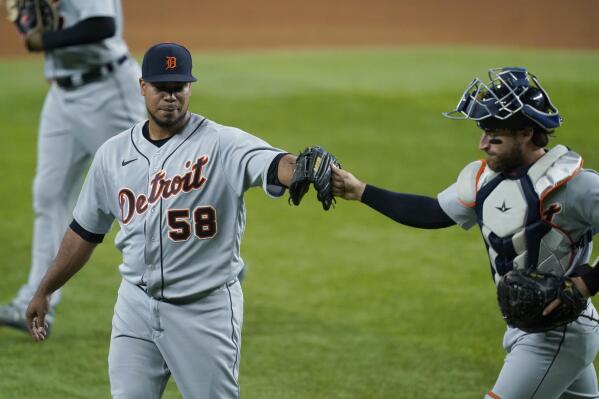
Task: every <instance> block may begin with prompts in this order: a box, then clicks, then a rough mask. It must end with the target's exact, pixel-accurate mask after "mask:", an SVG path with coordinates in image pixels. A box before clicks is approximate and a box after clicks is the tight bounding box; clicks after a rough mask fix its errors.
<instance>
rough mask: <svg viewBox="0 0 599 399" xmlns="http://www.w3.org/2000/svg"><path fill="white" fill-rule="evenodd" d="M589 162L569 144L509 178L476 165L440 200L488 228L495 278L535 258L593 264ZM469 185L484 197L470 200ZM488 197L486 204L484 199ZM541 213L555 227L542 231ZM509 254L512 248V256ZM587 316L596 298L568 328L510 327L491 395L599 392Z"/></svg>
mask: <svg viewBox="0 0 599 399" xmlns="http://www.w3.org/2000/svg"><path fill="white" fill-rule="evenodd" d="M548 160H549V161H550V162H547V161H548ZM543 163H545V165H544V166H543V167H539V166H541V165H543ZM581 165H582V160H581V159H580V157H579V156H578V155H577V154H575V153H572V152H569V151H568V150H567V149H566V148H565V147H563V146H556V147H555V148H554V149H552V150H551V151H550V152H549V153H547V154H545V156H544V157H542V158H541V159H540V160H538V161H537V163H535V164H534V165H533V166H532V167H531V168H530V169H528V172H527V174H526V176H528V177H526V176H525V175H523V176H518V177H514V178H513V179H509V178H507V179H503V180H502V179H501V176H499V174H497V173H494V172H493V171H490V170H489V169H488V168H486V166H485V165H484V162H483V163H482V164H481V163H478V164H476V163H473V164H470V165H469V166H467V167H466V168H465V169H464V171H463V172H462V174H460V178H458V182H457V183H455V184H453V185H451V186H450V187H449V188H447V189H446V190H444V191H443V192H441V193H440V194H439V195H438V200H439V203H440V205H441V207H442V208H443V210H444V211H445V213H447V215H449V216H450V217H451V218H452V219H453V220H454V221H455V222H456V223H457V224H459V225H460V226H462V227H463V228H464V229H469V228H471V227H472V226H474V225H475V224H477V223H478V224H479V225H480V226H481V231H482V233H483V237H484V239H485V243H486V246H487V249H488V251H489V259H490V262H491V269H492V274H493V277H494V280H495V281H497V280H498V277H499V276H501V275H503V274H505V273H506V272H507V271H509V270H511V269H512V268H520V267H526V265H527V264H528V263H529V262H531V259H534V262H535V264H536V266H537V267H538V268H541V269H543V270H545V269H546V271H549V272H552V273H559V274H564V273H568V272H569V271H570V270H571V268H572V267H574V266H576V265H578V264H581V263H584V262H588V260H589V256H590V253H591V249H592V240H591V239H590V238H589V239H587V237H588V236H589V233H590V232H592V231H593V229H595V230H596V229H599V174H597V173H596V172H594V171H592V170H585V169H581ZM464 176H466V177H464ZM464 179H465V180H467V181H469V182H470V184H469V183H468V182H466V183H464V182H463V181H464ZM535 190H538V191H539V198H541V202H540V211H539V209H536V210H535V209H534V208H533V207H534V206H539V205H538V203H539V201H538V199H536V200H535V198H536V197H535V196H534V193H535ZM469 191H472V193H473V195H472V196H471V198H470V199H475V200H476V203H474V202H468V201H467V200H465V198H466V197H468V192H469ZM474 193H476V195H474ZM481 193H483V194H481ZM481 199H482V202H484V203H478V201H480V200H481ZM527 202H528V203H527ZM536 214H539V215H544V218H545V220H546V221H547V222H548V223H547V224H548V225H549V224H550V225H552V226H553V229H551V228H550V227H548V226H545V229H544V230H542V234H541V233H539V231H541V229H542V227H539V225H538V224H535V223H534V221H535V217H534V216H535V215H536ZM530 226H533V227H530ZM554 230H556V231H554ZM543 234H544V235H543ZM497 243H501V246H503V248H504V249H503V250H500V249H498V244H497ZM535 248H536V250H535ZM502 252H503V253H502ZM505 252H507V253H511V256H509V257H507V259H506V256H505ZM544 268H545V269H544ZM584 316H588V317H591V318H595V319H597V312H596V310H595V308H594V307H593V305H592V304H591V303H590V301H589V306H588V307H587V309H586V311H585V312H584V313H583V316H581V317H580V318H579V319H578V320H576V321H575V322H573V323H570V324H568V325H567V326H564V327H563V328H559V329H556V330H551V331H549V332H546V333H536V334H530V333H525V332H524V331H521V330H518V329H515V328H508V329H507V331H506V333H505V336H504V343H503V344H504V348H505V350H506V351H507V353H508V355H507V356H506V358H505V362H504V366H503V368H502V370H501V372H500V374H499V377H498V378H497V381H496V383H495V386H494V387H493V389H492V390H491V391H489V392H488V393H487V395H486V396H485V398H487V399H498V398H506V399H507V398H509V399H517V398H531V399H532V398H538V399H541V398H542V399H558V398H565V397H568V398H581V399H582V398H599V390H598V388H597V375H596V373H595V369H594V366H593V360H594V358H595V356H596V354H597V352H598V351H599V326H598V324H597V322H595V321H591V320H589V319H588V318H586V317H584ZM562 395H565V396H562Z"/></svg>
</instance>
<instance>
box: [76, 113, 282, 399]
mask: <svg viewBox="0 0 599 399" xmlns="http://www.w3.org/2000/svg"><path fill="white" fill-rule="evenodd" d="M143 126H144V123H139V124H137V125H136V126H134V127H133V128H132V129H130V130H127V131H125V132H123V133H121V134H119V135H118V136H116V137H114V138H112V139H110V140H109V141H107V142H106V143H105V144H104V145H103V146H102V147H100V149H99V150H98V152H97V153H96V156H95V158H94V161H93V163H92V166H91V168H90V170H89V173H88V176H87V179H86V181H85V183H84V186H83V189H82V191H81V194H80V197H79V200H78V201H77V205H76V207H75V210H74V213H73V214H74V218H75V220H76V221H77V222H78V223H79V224H80V225H81V226H82V227H83V228H84V229H86V230H88V231H89V232H92V233H97V234H104V233H106V232H108V231H109V229H110V226H111V224H112V222H113V220H114V219H117V220H118V223H119V225H120V231H119V233H118V234H117V237H116V240H115V243H116V246H117V248H118V249H119V250H120V251H121V252H122V254H123V263H122V264H121V265H120V272H121V274H122V276H123V282H122V284H121V288H120V290H119V296H118V298H117V303H116V306H115V311H114V318H113V330H112V337H111V344H110V354H109V373H110V380H111V389H112V394H113V396H114V397H115V398H120V397H122V398H130V397H144V398H158V397H160V393H161V392H162V390H163V389H164V384H165V383H166V381H167V379H168V377H169V375H170V373H172V374H173V376H174V378H175V380H176V381H177V386H178V387H179V389H180V390H181V393H182V394H183V396H184V397H186V398H187V397H188V398H192V397H206V398H207V397H210V398H236V397H238V395H239V386H238V383H237V375H238V369H239V356H240V352H239V351H240V342H241V325H242V320H243V295H242V292H241V286H240V285H239V282H238V281H236V276H237V275H238V274H239V272H240V271H241V269H242V268H243V261H242V259H241V256H240V253H239V249H240V242H241V237H242V236H243V231H244V227H245V207H244V202H243V194H244V192H245V191H246V190H247V189H248V188H250V187H253V186H262V188H263V189H264V191H265V192H266V193H267V194H268V195H269V196H271V197H278V196H281V195H282V194H283V193H284V191H285V190H284V188H283V187H280V186H269V185H268V184H267V174H268V170H269V166H270V164H271V162H272V161H273V160H274V159H275V157H276V156H277V155H278V154H279V153H281V151H280V150H278V149H276V148H273V147H271V146H270V145H268V144H267V143H265V142H264V141H262V140H260V139H258V138H256V137H254V136H252V135H250V134H248V133H245V132H243V131H241V130H239V129H235V128H231V127H226V126H222V125H219V124H217V123H215V122H212V121H210V120H207V119H205V118H203V117H201V116H199V115H195V114H191V118H190V121H189V123H188V124H187V126H186V127H185V128H184V130H183V131H182V132H180V133H178V134H176V135H175V136H173V137H171V138H170V139H169V140H168V141H167V142H166V143H165V144H164V145H162V146H160V147H157V146H155V145H154V144H152V143H151V142H150V141H148V140H147V139H146V138H145V137H144V136H143ZM132 358H133V359H143V360H142V361H138V362H131V361H130V359H132Z"/></svg>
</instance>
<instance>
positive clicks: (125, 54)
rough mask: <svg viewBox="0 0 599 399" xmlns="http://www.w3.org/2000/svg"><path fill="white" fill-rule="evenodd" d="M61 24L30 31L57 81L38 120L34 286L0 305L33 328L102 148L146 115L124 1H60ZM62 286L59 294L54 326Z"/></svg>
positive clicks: (28, 37)
mask: <svg viewBox="0 0 599 399" xmlns="http://www.w3.org/2000/svg"><path fill="white" fill-rule="evenodd" d="M53 3H54V6H55V7H56V9H57V11H58V15H59V20H58V22H59V28H58V30H55V31H46V32H44V31H43V30H41V29H34V30H32V31H30V32H28V33H26V34H25V35H24V44H25V46H26V47H27V49H28V50H29V51H32V52H41V51H43V52H44V56H45V65H44V74H45V77H46V79H48V81H49V82H50V89H49V90H48V93H47V95H46V99H45V101H44V105H43V108H42V111H41V118H40V123H39V133H38V145H37V166H36V173H35V179H34V183H33V208H34V212H35V220H34V226H33V240H32V253H31V265H30V271H29V278H28V280H27V283H26V284H25V285H23V286H22V287H21V288H20V289H19V291H18V293H17V295H16V297H15V298H14V299H13V300H12V301H11V302H10V303H9V304H7V305H3V306H1V307H0V325H6V326H11V327H14V328H17V329H20V330H23V331H27V326H26V323H25V309H26V307H27V304H28V303H29V301H30V299H31V297H32V295H33V293H34V292H35V290H36V288H37V286H38V284H39V282H40V280H41V278H42V276H43V275H44V273H45V272H46V270H47V269H48V267H49V266H50V263H51V261H52V259H54V256H55V255H56V252H57V250H58V246H59V244H60V241H61V239H62V237H63V235H64V233H65V231H66V227H67V224H68V222H69V220H70V216H71V210H72V207H73V204H74V201H75V199H76V196H77V193H78V192H79V189H80V182H81V178H82V175H83V173H84V171H85V169H86V167H87V165H88V163H89V161H90V159H91V158H92V156H93V155H94V153H95V152H96V150H97V149H98V147H100V145H101V144H102V143H103V142H104V141H106V140H107V139H108V138H110V137H112V136H113V135H115V134H116V133H118V132H121V131H122V130H124V129H126V128H127V127H129V126H131V125H132V124H134V123H135V122H138V121H140V120H142V119H144V118H145V108H144V104H143V99H142V97H141V96H140V95H139V93H138V91H137V90H138V89H137V85H138V79H139V77H140V75H141V72H140V68H139V65H138V64H137V62H136V61H135V60H134V59H133V58H131V57H130V56H129V50H128V48H127V45H126V43H125V41H124V40H123V14H122V10H121V3H120V1H113V0H77V1H75V0H61V1H60V2H53ZM59 300H60V291H57V292H55V293H54V294H53V296H52V302H51V305H52V310H51V311H50V313H49V314H48V318H47V322H48V324H49V325H51V324H52V322H53V319H54V308H55V307H56V305H57V304H58V302H59Z"/></svg>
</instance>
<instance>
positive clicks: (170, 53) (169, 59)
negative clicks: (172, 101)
mask: <svg viewBox="0 0 599 399" xmlns="http://www.w3.org/2000/svg"><path fill="white" fill-rule="evenodd" d="M191 69H192V63H191V54H190V53H189V51H188V50H187V49H186V48H185V47H183V46H181V45H180V44H177V43H159V44H156V45H154V46H152V47H150V48H149V49H148V51H146V53H145V54H144V59H143V62H142V65H141V78H142V79H143V80H144V81H146V82H149V83H160V82H195V81H196V80H197V79H196V78H195V77H194V76H193V75H192V74H191Z"/></svg>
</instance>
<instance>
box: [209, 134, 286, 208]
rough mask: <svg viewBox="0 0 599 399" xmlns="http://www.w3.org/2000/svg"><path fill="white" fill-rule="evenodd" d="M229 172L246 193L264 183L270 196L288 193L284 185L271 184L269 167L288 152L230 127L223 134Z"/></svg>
mask: <svg viewBox="0 0 599 399" xmlns="http://www.w3.org/2000/svg"><path fill="white" fill-rule="evenodd" d="M219 140H220V152H221V156H222V157H221V159H222V162H223V169H224V170H225V175H226V176H227V178H228V180H229V184H230V185H231V187H232V188H233V190H234V191H235V192H236V193H237V194H238V195H242V194H243V193H244V192H245V191H246V190H247V189H249V188H250V187H256V186H262V188H263V189H264V191H265V192H266V194H267V195H269V196H270V197H280V196H282V195H283V194H284V193H285V188H284V187H281V186H273V185H268V181H267V180H268V179H267V176H268V168H269V166H270V164H271V162H272V161H273V160H274V158H275V157H276V156H277V155H278V154H280V153H282V152H284V151H282V150H280V149H277V148H273V147H271V146H270V144H268V143H267V142H265V141H264V140H262V139H259V138H258V137H255V136H252V135H251V134H249V133H246V132H244V131H242V130H239V129H235V128H229V129H227V130H226V132H225V134H222V135H220V136H219Z"/></svg>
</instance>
